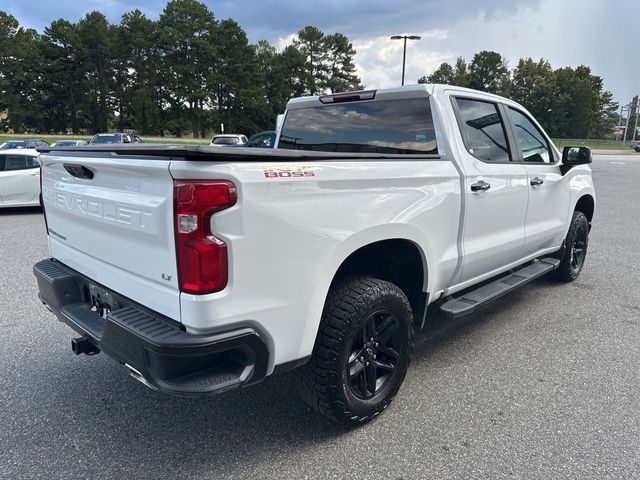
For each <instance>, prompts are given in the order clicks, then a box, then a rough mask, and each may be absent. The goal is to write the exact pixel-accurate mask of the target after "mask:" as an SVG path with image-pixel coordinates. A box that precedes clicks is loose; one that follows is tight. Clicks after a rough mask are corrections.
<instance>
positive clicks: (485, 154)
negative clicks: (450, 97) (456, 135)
mask: <svg viewBox="0 0 640 480" xmlns="http://www.w3.org/2000/svg"><path fill="white" fill-rule="evenodd" d="M456 103H457V105H458V112H459V116H458V124H459V125H460V131H461V133H462V138H463V139H464V144H465V146H466V147H467V151H468V152H469V153H470V154H471V155H473V156H474V157H476V158H478V159H479V160H482V161H483V162H491V163H494V162H509V161H510V160H511V153H510V152H509V144H508V142H507V135H506V133H505V129H504V123H503V121H502V118H501V117H500V113H499V112H498V106H497V105H496V104H495V103H491V102H484V101H481V100H472V99H468V98H456Z"/></svg>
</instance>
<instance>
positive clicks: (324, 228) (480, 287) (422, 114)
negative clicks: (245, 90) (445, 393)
mask: <svg viewBox="0 0 640 480" xmlns="http://www.w3.org/2000/svg"><path fill="white" fill-rule="evenodd" d="M41 152H42V155H41V157H40V160H41V163H42V193H43V200H44V208H45V212H46V216H45V218H46V222H47V231H48V239H49V249H50V256H51V258H49V259H46V260H43V261H41V262H39V263H37V264H36V265H35V267H34V273H35V275H36V277H37V280H38V284H39V290H40V293H39V296H40V299H41V300H42V302H43V303H44V304H45V305H46V306H47V307H48V308H49V309H50V310H51V311H52V312H53V313H54V314H55V315H56V316H57V317H58V318H59V319H60V320H61V321H63V322H65V323H66V324H68V325H69V326H70V327H71V328H72V329H74V330H75V331H76V332H78V334H79V335H80V336H79V337H78V338H75V339H74V340H73V341H72V347H73V351H74V352H75V353H76V354H80V353H86V354H95V353H98V352H100V351H104V352H105V353H107V354H108V355H109V356H111V357H113V358H114V359H115V360H116V361H118V362H120V363H121V364H123V365H124V366H125V367H126V369H127V370H128V372H129V373H130V374H131V375H133V376H134V377H135V378H136V379H138V380H140V381H141V382H143V383H144V384H146V385H148V386H149V387H152V388H154V389H157V390H160V391H163V392H167V393H172V394H176V395H187V396H203V395H210V394H214V393H219V392H222V391H226V390H230V389H233V388H236V387H240V386H244V385H249V384H253V383H255V382H258V381H260V380H261V379H263V378H265V377H267V376H270V375H272V374H274V373H277V372H281V371H284V370H287V369H293V368H299V378H300V386H301V391H302V393H303V397H305V398H306V399H307V400H308V401H309V402H310V404H311V405H312V406H314V407H315V408H316V409H317V410H318V411H320V412H321V413H322V414H324V415H326V416H327V417H329V418H332V419H334V420H338V421H341V422H347V423H361V422H364V421H367V420H369V419H371V418H373V417H374V416H375V415H377V414H378V413H380V412H381V411H382V410H383V409H384V408H386V407H387V405H388V404H389V403H390V402H391V400H392V399H393V397H394V396H395V394H396V392H397V391H398V389H399V387H400V385H401V383H402V381H403V379H404V377H405V373H406V371H407V367H408V364H409V357H410V353H411V343H412V336H413V332H414V329H419V328H421V327H422V326H423V325H424V324H425V321H426V318H427V312H429V313H430V314H431V313H437V311H438V310H439V311H440V312H441V314H443V315H445V316H447V317H451V318H455V317H459V316H462V315H468V314H471V313H473V312H475V311H477V309H478V308H480V307H482V306H483V305H484V304H486V303H487V302H488V301H490V300H493V299H495V298H497V297H500V296H501V295H505V294H507V293H509V292H511V291H512V290H513V289H515V288H517V287H519V286H521V285H523V284H525V283H527V282H528V281H530V280H533V279H535V278H537V277H539V276H541V275H544V274H547V273H549V274H552V275H553V276H555V277H556V278H557V279H559V280H561V281H571V280H574V279H575V278H576V277H577V276H578V274H579V273H580V271H581V269H582V267H583V264H584V261H585V256H586V252H587V242H588V234H589V230H590V228H591V220H592V217H593V213H594V207H595V193H594V188H593V183H592V178H591V170H590V168H589V166H588V165H586V164H588V163H589V162H591V152H590V151H589V150H588V149H585V148H582V147H567V148H565V150H564V152H563V153H562V154H561V153H560V152H559V151H558V150H557V149H556V147H555V146H554V145H553V143H552V142H551V141H550V139H549V137H548V136H547V135H546V134H545V133H544V131H543V129H542V128H541V127H540V125H539V124H538V123H537V122H536V121H535V120H534V119H533V118H532V117H531V115H530V114H529V113H528V112H527V111H526V110H525V109H523V108H522V107H521V106H519V105H518V104H516V103H514V102H512V101H510V100H507V99H505V98H501V97H497V96H494V95H489V94H485V93H481V92H476V91H473V90H468V89H462V88H456V87H451V86H442V85H414V86H406V87H402V88H394V89H388V90H370V91H361V92H350V93H345V94H334V95H325V96H320V97H305V98H297V99H292V100H291V101H290V102H289V104H288V106H287V112H286V116H285V120H284V123H283V126H282V129H281V131H280V134H279V138H278V148H277V149H275V150H269V151H263V150H260V151H259V150H256V149H244V148H237V149H216V148H209V147H197V146H177V145H176V146H162V145H108V146H91V145H88V146H81V147H75V148H71V149H69V148H43V149H41ZM427 307H429V308H427Z"/></svg>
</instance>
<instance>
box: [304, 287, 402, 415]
mask: <svg viewBox="0 0 640 480" xmlns="http://www.w3.org/2000/svg"><path fill="white" fill-rule="evenodd" d="M412 339H413V314H412V313H411V307H410V306H409V301H408V300H407V297H406V296H405V294H404V293H403V292H402V290H400V288H398V287H397V286H396V285H394V284H392V283H389V282H386V281H383V280H379V279H376V278H371V277H348V278H346V279H344V280H341V281H339V282H338V283H337V284H336V285H335V286H334V287H332V288H331V290H330V292H329V295H328V297H327V301H326V303H325V307H324V311H323V314H322V319H321V322H320V328H319V331H318V336H317V338H316V343H315V346H314V349H313V354H312V356H311V359H310V360H309V362H307V364H306V365H305V366H304V367H302V371H301V385H300V386H301V393H302V396H303V398H304V399H305V400H306V401H307V403H309V404H310V405H311V406H312V407H313V408H314V409H316V410H317V411H319V412H320V413H321V414H323V415H324V416H325V417H328V418H330V419H331V420H335V421H338V422H342V423H348V424H359V423H364V422H366V421H368V420H371V419H372V418H373V417H375V416H376V415H378V414H379V413H380V412H382V411H383V410H384V409H385V408H386V407H387V406H388V405H389V403H390V402H391V400H392V399H393V397H394V396H395V395H396V393H397V392H398V389H399V388H400V385H401V384H402V381H403V380H404V377H405V374H406V372H407V368H408V366H409V357H410V354H411V344H412Z"/></svg>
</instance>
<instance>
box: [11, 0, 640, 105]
mask: <svg viewBox="0 0 640 480" xmlns="http://www.w3.org/2000/svg"><path fill="white" fill-rule="evenodd" d="M204 3H206V4H207V5H208V6H209V8H210V9H211V10H212V11H213V12H214V14H215V16H216V18H218V19H223V18H233V19H234V20H236V21H237V22H238V23H239V24H240V25H241V26H242V27H243V28H244V29H245V30H246V31H247V34H248V37H249V39H250V41H252V42H257V41H258V40H260V39H266V40H268V41H269V42H271V43H272V44H274V45H276V46H278V47H279V48H282V47H283V46H285V45H287V44H288V43H290V42H291V40H292V38H293V36H294V35H295V33H296V32H297V31H298V30H300V29H301V28H303V27H304V26H306V25H314V26H317V27H318V28H320V29H321V30H322V31H324V32H326V33H334V32H341V33H343V34H345V35H346V36H347V37H349V39H350V40H351V41H352V42H353V44H354V46H355V48H356V50H357V52H358V53H357V56H356V64H357V71H358V74H359V75H360V76H361V78H362V80H363V82H364V83H365V84H366V85H367V86H370V87H377V88H380V87H387V86H394V85H398V84H399V83H400V77H401V66H402V42H399V41H398V42H392V41H390V40H389V39H388V38H389V36H390V35H398V34H402V33H410V34H414V35H421V36H422V37H423V38H422V40H420V41H417V42H409V43H408V44H407V67H406V80H407V82H415V81H416V80H417V79H418V78H419V77H421V76H423V75H425V74H428V73H431V72H432V71H433V70H435V68H437V66H438V65H439V64H440V63H441V62H442V61H449V62H451V61H454V60H455V58H456V57H457V56H463V57H465V58H466V59H467V60H470V59H471V57H472V56H473V54H474V53H476V52H478V51H480V50H495V51H497V52H499V53H501V54H503V55H504V56H505V57H506V58H507V59H508V61H509V64H510V66H511V67H513V66H515V65H516V63H517V61H518V59H519V58H521V57H529V56H531V57H533V58H541V57H544V58H547V59H548V60H549V61H550V62H551V64H552V65H553V66H554V67H561V66H566V65H570V66H574V67H575V66H577V65H579V64H581V63H582V64H585V65H589V66H591V67H592V69H593V71H594V72H595V73H596V74H598V75H600V76H602V77H603V78H604V79H605V87H606V88H608V89H610V90H612V91H613V93H614V95H615V98H616V99H617V100H618V101H624V102H627V101H629V100H630V99H631V97H632V96H633V95H636V94H638V93H640V84H638V79H639V78H640V63H639V62H638V61H636V60H635V58H637V47H636V46H637V45H638V40H637V28H636V23H637V22H636V20H635V17H634V16H633V12H635V11H636V10H637V5H636V4H637V0H619V1H618V2H615V3H611V2H604V1H590V2H584V1H582V0H563V1H561V2H560V1H557V0H484V1H483V2H474V1H472V0H447V1H444V0H394V1H393V2H390V1H388V0H367V1H364V0H325V1H323V2H322V5H319V4H318V3H317V2H301V1H294V0H245V1H243V2H238V1H237V0H222V1H220V0H218V1H214V0H204ZM164 6H165V2H164V1H163V0H160V1H157V0H156V1H154V0H128V1H125V0H82V1H80V0H65V1H64V2H51V1H50V0H31V1H24V0H23V1H16V0H0V10H4V11H7V12H9V13H11V14H12V15H14V16H15V17H16V18H18V20H19V21H20V22H21V23H22V24H23V25H26V26H29V27H33V28H36V29H37V30H39V31H42V29H43V28H44V27H45V26H47V25H48V24H49V23H51V21H53V20H55V19H57V18H60V17H62V18H66V19H68V20H70V21H77V20H79V19H80V18H82V17H83V16H84V15H85V14H86V13H88V12H90V11H92V10H99V11H101V12H103V13H104V14H105V15H106V16H107V18H108V19H109V20H110V21H111V22H113V23H118V22H119V21H120V17H121V16H122V14H123V13H125V12H127V11H130V10H133V9H135V8H139V9H140V10H142V11H143V12H144V13H145V14H146V15H147V16H149V17H150V18H154V19H157V18H158V16H159V14H160V12H161V11H162V9H163V8H164ZM625 12H628V15H626V16H625Z"/></svg>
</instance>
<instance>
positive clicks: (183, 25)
mask: <svg viewBox="0 0 640 480" xmlns="http://www.w3.org/2000/svg"><path fill="white" fill-rule="evenodd" d="M355 53H356V52H355V50H354V48H353V46H352V44H351V43H350V42H349V40H348V38H347V37H346V36H345V35H343V34H341V33H332V34H326V33H324V32H322V31H320V30H319V29H317V28H315V27H313V26H307V27H305V28H303V29H302V30H300V31H299V32H298V34H297V36H296V38H295V39H294V41H293V43H292V44H291V45H289V46H287V47H286V48H284V49H283V50H282V51H278V50H277V49H276V48H275V47H274V46H272V45H270V44H269V43H268V42H267V41H265V40H261V41H259V42H258V43H257V44H250V43H249V41H248V39H247V34H246V32H245V31H244V30H243V29H242V28H241V27H240V25H238V23H236V22H235V21H234V20H231V19H227V20H221V21H218V20H217V19H216V18H215V16H214V14H213V12H212V11H211V10H209V8H208V7H207V6H206V5H205V4H203V3H200V2H198V1H197V0H171V1H170V2H169V3H167V5H166V6H165V8H164V10H163V11H162V13H161V14H160V17H159V19H158V20H157V21H154V20H151V19H149V18H147V17H146V16H145V15H144V14H143V13H142V12H141V11H140V10H133V11H131V12H128V13H126V14H124V15H123V16H122V19H121V21H120V23H119V24H117V25H112V24H110V23H109V22H108V20H107V18H106V17H105V16H104V15H103V14H102V13H100V12H97V11H94V12H91V13H89V14H87V15H86V16H85V17H84V18H83V19H81V20H80V21H78V22H77V23H71V22H69V21H67V20H64V19H59V20H55V21H53V22H52V23H51V24H50V25H49V26H47V27H46V28H45V29H44V31H43V33H42V34H39V33H38V32H37V31H35V30H33V29H28V28H24V27H22V26H20V24H19V22H18V20H17V19H16V18H15V17H13V16H11V15H9V14H7V13H6V12H2V11H0V112H6V114H5V115H4V118H2V115H0V130H3V131H8V130H12V131H13V132H15V133H20V132H26V131H36V132H41V133H60V132H66V131H71V132H73V133H76V134H78V133H95V132H100V131H106V130H108V129H109V128H116V129H120V130H122V129H135V130H136V131H137V132H139V133H141V134H146V135H164V134H165V133H170V134H172V135H177V136H182V135H183V134H184V133H185V132H187V131H188V132H190V133H192V134H193V135H194V137H196V138H197V137H200V136H202V137H203V138H204V137H207V136H208V135H209V132H211V131H219V130H220V124H221V123H222V124H224V128H225V131H227V132H243V133H254V132H256V131H259V130H263V129H269V128H273V127H274V126H275V125H274V124H275V118H276V115H277V114H279V113H282V112H283V111H284V108H285V105H286V102H287V101H288V99H289V98H291V97H295V96H301V95H313V94H316V93H318V92H321V91H322V92H324V91H332V92H333V91H344V90H353V89H358V88H362V86H361V83H360V79H359V78H358V77H357V76H356V74H355V63H354V56H355Z"/></svg>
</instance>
